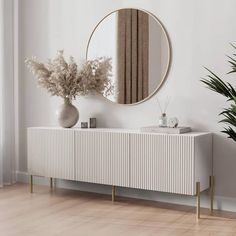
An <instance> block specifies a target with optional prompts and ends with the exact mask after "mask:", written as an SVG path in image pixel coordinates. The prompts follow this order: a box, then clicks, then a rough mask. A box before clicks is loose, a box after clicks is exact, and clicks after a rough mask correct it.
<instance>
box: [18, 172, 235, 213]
mask: <svg viewBox="0 0 236 236" xmlns="http://www.w3.org/2000/svg"><path fill="white" fill-rule="evenodd" d="M16 176H17V182H21V183H28V182H29V178H28V174H27V173H26V172H17V175H16ZM34 183H35V184H39V185H49V179H47V178H42V177H34ZM56 186H57V187H58V188H64V189H74V190H80V191H86V192H96V193H101V194H111V186H107V185H101V184H92V183H84V182H78V181H69V180H59V179H57V180H56ZM116 195H118V196H122V197H130V198H138V199H145V200H152V201H160V202H168V203H175V204H182V205H188V206H195V204H196V198H195V197H191V196H184V195H178V194H169V193H162V192H155V191H146V190H140V189H131V188H123V187H118V188H117V190H116ZM201 207H204V208H209V197H208V194H207V192H204V193H202V194H201ZM214 209H217V210H223V211H231V212H236V198H229V197H222V196H215V201H214Z"/></svg>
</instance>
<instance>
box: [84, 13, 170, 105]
mask: <svg viewBox="0 0 236 236" xmlns="http://www.w3.org/2000/svg"><path fill="white" fill-rule="evenodd" d="M86 57H87V60H92V59H94V58H97V57H109V58H111V63H112V75H111V78H110V79H111V82H112V84H113V85H114V93H113V94H112V95H109V96H107V97H106V98H107V99H109V100H111V101H112V102H116V103H120V104H135V103H140V102H142V101H145V100H147V99H148V98H150V97H151V96H152V95H153V94H154V93H155V92H156V91H157V90H158V89H159V88H160V87H161V85H162V84H163V82H164V80H165V77H166V75H167V72H168V68H169V64H170V44H169V40H168V36H167V33H166V31H165V29H164V27H163V25H162V24H161V23H160V21H159V20H158V19H157V18H156V17H155V16H154V15H152V14H150V13H148V12H146V11H143V10H139V9H120V10H117V11H114V12H112V13H110V14H108V15H107V16H106V17H104V18H103V19H102V20H101V21H100V22H99V23H98V25H97V26H96V27H95V29H94V30H93V32H92V34H91V36H90V38H89V42H88V45H87V52H86Z"/></svg>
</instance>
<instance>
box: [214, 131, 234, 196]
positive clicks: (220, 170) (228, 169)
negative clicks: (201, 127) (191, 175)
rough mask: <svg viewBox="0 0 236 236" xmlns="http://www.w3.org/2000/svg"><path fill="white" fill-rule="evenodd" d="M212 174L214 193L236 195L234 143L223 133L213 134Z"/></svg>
mask: <svg viewBox="0 0 236 236" xmlns="http://www.w3.org/2000/svg"><path fill="white" fill-rule="evenodd" d="M213 174H214V176H215V179H216V195H217V196H227V197H232V198H235V197H236V192H235V189H236V184H235V182H236V143H235V142H234V141H233V140H231V139H229V138H227V137H226V136H225V135H224V134H216V133H214V134H213Z"/></svg>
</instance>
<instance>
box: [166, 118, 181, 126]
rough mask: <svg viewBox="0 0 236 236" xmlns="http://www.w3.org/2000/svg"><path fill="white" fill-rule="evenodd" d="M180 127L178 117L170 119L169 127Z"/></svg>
mask: <svg viewBox="0 0 236 236" xmlns="http://www.w3.org/2000/svg"><path fill="white" fill-rule="evenodd" d="M178 125H179V120H178V118H176V117H171V118H169V120H168V126H169V127H170V128H177V127H178Z"/></svg>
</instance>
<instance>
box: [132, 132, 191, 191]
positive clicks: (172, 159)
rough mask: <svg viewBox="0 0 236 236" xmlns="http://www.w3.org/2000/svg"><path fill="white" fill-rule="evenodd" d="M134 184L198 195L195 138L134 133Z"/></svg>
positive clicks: (158, 189)
mask: <svg viewBox="0 0 236 236" xmlns="http://www.w3.org/2000/svg"><path fill="white" fill-rule="evenodd" d="M130 167H131V168H130V171H131V172H130V186H131V187H133V188H140V189H148V190H156V191H163V192H170V193H181V194H189V195H194V193H195V192H194V191H195V183H194V138H193V137H191V136H175V135H152V134H130Z"/></svg>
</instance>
